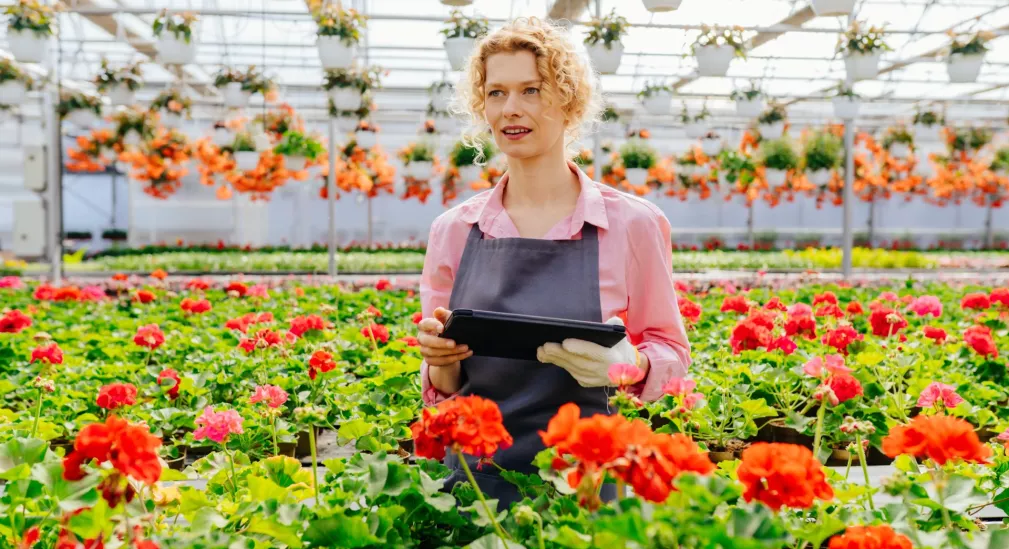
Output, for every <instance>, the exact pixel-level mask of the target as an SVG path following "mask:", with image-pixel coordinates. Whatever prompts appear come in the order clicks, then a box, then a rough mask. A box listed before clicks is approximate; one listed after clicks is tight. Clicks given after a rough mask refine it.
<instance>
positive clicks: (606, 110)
mask: <svg viewBox="0 0 1009 549" xmlns="http://www.w3.org/2000/svg"><path fill="white" fill-rule="evenodd" d="M600 118H601V120H602V128H601V130H602V132H603V133H605V134H607V135H620V133H621V132H622V131H623V128H624V126H623V124H621V123H620V111H618V110H617V107H616V106H615V105H613V104H612V103H606V104H605V105H603V112H602V114H601V115H600Z"/></svg>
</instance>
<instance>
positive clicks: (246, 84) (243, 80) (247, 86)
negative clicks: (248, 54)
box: [214, 65, 276, 94]
mask: <svg viewBox="0 0 1009 549" xmlns="http://www.w3.org/2000/svg"><path fill="white" fill-rule="evenodd" d="M232 82H237V83H239V84H241V85H242V89H243V90H245V91H247V92H250V93H262V94H266V93H267V92H269V91H270V90H272V89H273V88H274V87H276V84H274V82H273V80H271V79H270V78H267V76H266V75H265V74H264V73H263V71H261V70H258V69H256V66H255V65H249V67H248V68H247V69H245V70H244V71H240V70H238V69H233V68H231V67H222V68H221V70H220V72H218V73H217V75H215V76H214V87H216V88H223V87H225V86H227V85H228V84H230V83H232Z"/></svg>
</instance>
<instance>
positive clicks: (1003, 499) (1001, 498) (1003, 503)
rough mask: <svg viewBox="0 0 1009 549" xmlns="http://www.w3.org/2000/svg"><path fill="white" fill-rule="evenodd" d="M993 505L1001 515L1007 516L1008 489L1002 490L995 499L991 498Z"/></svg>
mask: <svg viewBox="0 0 1009 549" xmlns="http://www.w3.org/2000/svg"><path fill="white" fill-rule="evenodd" d="M992 501H993V502H996V503H995V504H994V505H995V507H998V508H999V509H1001V510H1002V512H1003V513H1005V514H1007V515H1009V489H1005V490H1002V491H1001V492H999V493H998V495H996V496H995V497H993V498H992Z"/></svg>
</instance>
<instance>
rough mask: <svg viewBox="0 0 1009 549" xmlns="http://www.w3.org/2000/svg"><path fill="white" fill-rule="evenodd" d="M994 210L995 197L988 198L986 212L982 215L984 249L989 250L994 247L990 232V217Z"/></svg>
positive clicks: (991, 232) (991, 231)
mask: <svg viewBox="0 0 1009 549" xmlns="http://www.w3.org/2000/svg"><path fill="white" fill-rule="evenodd" d="M994 210H995V197H994V196H989V197H988V211H986V212H985V214H984V249H986V250H990V249H992V248H993V247H994V244H995V242H994V236H995V235H994V234H993V233H994V231H993V230H992V229H993V227H992V216H993V215H994Z"/></svg>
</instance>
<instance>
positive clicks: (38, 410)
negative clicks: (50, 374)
mask: <svg viewBox="0 0 1009 549" xmlns="http://www.w3.org/2000/svg"><path fill="white" fill-rule="evenodd" d="M43 394H44V393H43V392H42V388H41V387H39V401H38V404H36V405H35V421H34V422H33V423H32V434H31V435H29V436H28V438H35V433H36V432H37V431H38V429H39V418H40V417H41V416H42V395H43Z"/></svg>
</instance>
